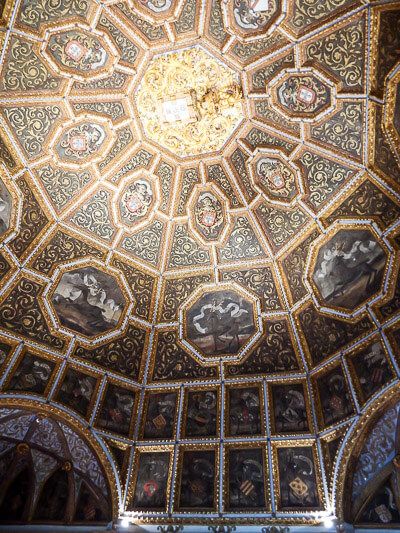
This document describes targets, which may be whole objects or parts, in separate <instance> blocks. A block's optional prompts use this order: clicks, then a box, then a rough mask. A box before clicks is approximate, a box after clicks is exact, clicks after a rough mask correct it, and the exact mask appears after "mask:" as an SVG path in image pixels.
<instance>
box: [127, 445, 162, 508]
mask: <svg viewBox="0 0 400 533" xmlns="http://www.w3.org/2000/svg"><path fill="white" fill-rule="evenodd" d="M170 461H171V454H170V452H154V451H151V452H144V451H139V453H138V455H137V457H136V462H135V465H136V468H135V471H136V472H137V475H136V479H135V480H134V489H133V499H132V503H131V504H130V505H128V510H132V509H145V510H146V511H147V510H153V509H154V510H158V511H160V510H164V509H165V508H166V506H167V494H168V485H169V484H168V476H169V466H170Z"/></svg>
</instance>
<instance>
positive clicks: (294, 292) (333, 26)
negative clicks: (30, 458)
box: [0, 0, 400, 522]
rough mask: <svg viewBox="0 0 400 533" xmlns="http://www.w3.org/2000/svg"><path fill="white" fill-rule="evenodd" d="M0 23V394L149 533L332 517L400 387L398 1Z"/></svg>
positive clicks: (125, 5)
mask: <svg viewBox="0 0 400 533" xmlns="http://www.w3.org/2000/svg"><path fill="white" fill-rule="evenodd" d="M0 5H2V10H3V28H2V30H1V32H0V42H1V46H2V52H1V68H2V70H1V79H0V157H1V158H2V169H1V181H0V234H1V242H2V244H1V246H0V276H1V279H0V337H1V338H0V363H1V365H2V367H1V370H2V380H1V387H2V388H1V390H2V393H1V397H2V398H5V399H7V398H8V399H11V398H12V399H13V400H14V401H15V400H16V399H18V398H21V399H22V398H23V400H24V402H25V403H24V408H34V406H35V405H39V404H40V403H43V402H47V404H48V405H49V406H50V410H51V409H54V412H55V413H57V416H58V417H60V416H62V413H65V414H66V416H67V415H68V416H70V417H72V418H73V419H74V420H76V421H77V423H80V424H81V425H83V426H85V427H86V429H87V431H88V433H90V436H91V438H93V439H94V440H95V441H96V442H97V444H98V445H99V446H100V447H102V449H103V452H104V453H105V457H107V459H106V462H107V463H108V464H107V475H108V476H111V477H112V479H113V483H114V486H115V487H114V488H115V491H116V495H117V496H116V498H117V499H118V506H119V508H120V509H122V511H123V512H128V513H135V516H137V515H140V517H141V519H143V520H148V521H150V522H156V521H157V520H164V521H165V519H166V518H169V519H172V520H174V521H176V520H178V519H183V520H187V521H193V520H200V521H202V520H203V521H209V520H210V519H221V518H227V517H228V516H229V517H235V520H236V521H256V520H257V519H260V518H261V519H264V520H282V519H287V520H288V521H292V522H296V521H304V520H305V519H307V520H317V521H318V520H319V519H320V518H319V517H321V515H322V514H324V513H325V514H330V513H332V512H333V510H334V509H335V504H336V502H335V490H336V489H335V479H336V478H335V476H336V471H337V468H338V464H339V459H340V456H341V446H342V443H343V439H344V438H345V436H346V432H347V430H348V429H349V428H350V427H351V425H352V424H354V423H355V422H356V421H357V419H358V417H359V416H360V415H361V414H362V413H364V412H365V411H366V410H368V408H369V405H370V404H371V402H372V401H373V399H375V398H376V397H377V396H379V395H381V394H383V393H384V392H385V391H386V389H388V388H390V387H395V386H396V383H397V382H398V378H399V366H398V354H399V350H400V344H399V342H400V341H399V339H400V336H399V335H400V322H398V317H399V306H400V281H399V280H400V277H399V273H398V272H399V246H400V233H399V221H400V218H399V214H400V188H399V181H400V168H399V164H400V6H399V3H398V2H394V3H388V2H367V1H366V0H365V1H361V0H326V1H324V2H318V1H315V0H293V1H290V2H285V1H282V2H281V1H278V0H232V1H226V0H223V1H219V0H207V1H201V0H141V1H138V2H136V1H134V0H126V1H117V0H106V1H103V2H100V1H98V2H96V1H94V0H58V1H56V2H52V1H49V0H20V1H16V2H15V1H11V2H9V1H7V2H4V1H3V2H0Z"/></svg>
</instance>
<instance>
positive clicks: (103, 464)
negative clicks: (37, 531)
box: [0, 399, 118, 524]
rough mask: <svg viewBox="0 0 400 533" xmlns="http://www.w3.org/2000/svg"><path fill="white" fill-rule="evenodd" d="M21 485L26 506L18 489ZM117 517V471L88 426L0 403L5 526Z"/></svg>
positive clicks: (28, 404)
mask: <svg viewBox="0 0 400 533" xmlns="http://www.w3.org/2000/svg"><path fill="white" fill-rule="evenodd" d="M21 476H23V479H22V478H21ZM20 478H21V479H20ZM22 481H23V482H24V486H25V485H26V490H25V492H24V500H25V501H23V502H21V501H19V500H20V497H18V494H17V493H16V492H15V490H13V488H15V487H14V485H15V483H16V482H18V483H22ZM57 488H62V490H61V491H60V490H56V489H57ZM14 500H15V501H14ZM44 502H45V504H43V503H44ZM13 507H18V511H19V514H18V518H17V517H16V516H11V515H10V513H9V512H8V509H12V508H13ZM52 509H53V511H52ZM11 514H12V513H11ZM9 515H10V516H9ZM117 515H118V492H117V483H116V479H115V476H114V473H113V470H112V468H111V466H110V464H109V462H108V461H107V459H106V456H105V453H104V451H103V450H102V448H101V446H100V445H99V443H98V442H97V441H96V439H95V438H94V437H93V435H91V433H90V432H89V431H88V430H87V429H86V428H84V427H82V426H81V424H79V423H78V422H77V421H76V420H74V419H73V418H72V417H71V416H70V415H68V414H66V413H64V412H62V411H61V410H59V409H57V408H54V407H53V406H48V405H46V406H45V405H43V404H41V403H39V402H36V401H32V400H20V399H18V400H14V399H12V400H11V399H1V400H0V523H8V522H13V523H16V522H20V523H30V522H33V523H35V522H36V523H37V522H40V523H46V522H49V523H55V522H58V523H66V524H74V523H91V524H100V523H108V522H110V521H111V520H113V519H115V518H116V517H117Z"/></svg>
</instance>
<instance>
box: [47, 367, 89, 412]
mask: <svg viewBox="0 0 400 533" xmlns="http://www.w3.org/2000/svg"><path fill="white" fill-rule="evenodd" d="M97 385H98V380H97V379H96V378H95V377H94V376H92V375H89V374H86V373H83V372H80V371H79V370H76V369H75V368H72V367H69V368H68V369H67V371H66V372H65V374H64V376H63V379H62V382H61V386H60V388H59V389H58V391H57V393H56V395H55V400H56V401H57V402H59V403H62V404H64V405H65V406H67V407H69V408H70V409H73V410H74V411H76V412H77V413H79V414H80V415H82V416H83V417H85V418H86V417H87V416H88V415H89V413H90V407H91V404H92V401H93V399H94V394H95V392H96V389H97Z"/></svg>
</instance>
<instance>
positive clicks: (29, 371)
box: [5, 352, 56, 394]
mask: <svg viewBox="0 0 400 533" xmlns="http://www.w3.org/2000/svg"><path fill="white" fill-rule="evenodd" d="M55 367H56V363H55V362H54V361H51V360H49V359H45V358H43V357H39V356H37V355H35V354H33V353H30V352H26V353H25V354H24V355H23V356H22V358H21V359H20V360H19V362H18V363H17V366H16V368H15V369H14V371H13V372H12V375H11V377H10V379H9V380H7V381H8V383H7V385H6V386H5V390H7V391H12V392H24V391H25V392H30V393H34V394H44V393H45V391H46V389H47V388H48V385H49V383H50V381H51V379H52V377H53V372H54V369H55Z"/></svg>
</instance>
